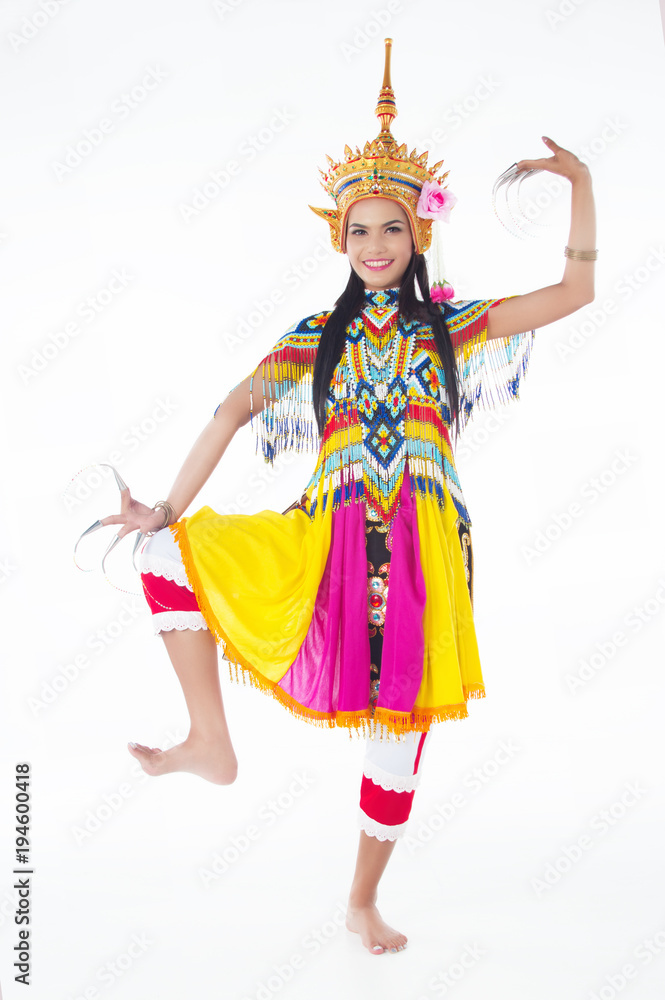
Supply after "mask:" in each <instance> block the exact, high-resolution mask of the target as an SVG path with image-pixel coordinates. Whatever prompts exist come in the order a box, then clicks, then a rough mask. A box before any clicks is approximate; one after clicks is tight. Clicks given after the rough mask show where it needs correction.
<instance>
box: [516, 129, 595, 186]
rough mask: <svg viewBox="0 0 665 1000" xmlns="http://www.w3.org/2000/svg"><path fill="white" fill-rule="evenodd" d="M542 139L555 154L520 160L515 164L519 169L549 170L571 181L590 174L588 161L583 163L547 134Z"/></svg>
mask: <svg viewBox="0 0 665 1000" xmlns="http://www.w3.org/2000/svg"><path fill="white" fill-rule="evenodd" d="M542 139H543V142H544V143H545V145H546V146H547V148H548V149H550V150H551V151H552V153H553V154H554V155H553V156H543V157H541V158H540V159H538V160H518V162H517V163H516V164H515V166H516V167H517V169H518V171H520V172H522V171H523V170H549V172H550V173H551V174H560V175H561V177H567V178H568V180H569V181H574V180H576V179H577V178H578V177H583V176H585V175H586V176H588V175H589V168H588V167H587V165H586V163H582V161H581V160H579V159H578V158H577V157H576V156H575V154H574V153H571V152H570V150H568V149H564V148H563V146H557V144H556V142H554V140H553V139H548V137H547V136H546V135H544V136H543V137H542Z"/></svg>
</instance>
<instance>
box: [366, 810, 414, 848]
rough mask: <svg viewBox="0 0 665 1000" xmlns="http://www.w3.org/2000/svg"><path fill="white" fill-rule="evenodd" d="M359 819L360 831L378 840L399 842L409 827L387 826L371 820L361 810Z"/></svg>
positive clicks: (400, 825) (401, 825)
mask: <svg viewBox="0 0 665 1000" xmlns="http://www.w3.org/2000/svg"><path fill="white" fill-rule="evenodd" d="M358 819H359V822H360V829H361V830H364V831H365V833H366V834H367V836H368V837H376V839H377V840H398V839H399V837H401V836H402V834H403V833H404V831H405V829H406V826H407V824H406V823H397V825H396V826H386V825H385V824H384V823H379V822H377V820H375V819H370V817H369V816H368V815H367V813H364V812H363V811H362V809H360V810H359V814H358Z"/></svg>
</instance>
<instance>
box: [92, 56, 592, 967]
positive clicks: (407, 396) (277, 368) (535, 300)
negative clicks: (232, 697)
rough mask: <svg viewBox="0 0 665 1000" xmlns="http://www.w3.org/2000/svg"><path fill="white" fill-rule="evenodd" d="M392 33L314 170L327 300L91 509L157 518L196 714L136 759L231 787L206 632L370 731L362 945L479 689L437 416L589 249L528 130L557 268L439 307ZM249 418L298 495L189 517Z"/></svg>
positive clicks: (520, 333) (514, 364)
mask: <svg viewBox="0 0 665 1000" xmlns="http://www.w3.org/2000/svg"><path fill="white" fill-rule="evenodd" d="M386 42H387V48H386V73H385V77H384V83H383V88H382V90H381V94H380V98H379V104H378V108H377V115H378V117H379V119H380V121H381V131H380V133H379V136H378V137H377V138H376V139H375V140H374V141H373V142H372V143H367V144H366V146H365V148H364V150H363V151H362V152H361V151H360V150H359V149H357V150H356V151H355V152H354V151H353V150H351V149H350V148H349V147H347V148H346V157H345V160H344V161H343V162H340V163H337V164H335V163H333V161H330V164H331V166H330V168H329V171H328V173H327V174H324V175H323V178H324V184H323V186H324V187H325V188H326V190H327V191H328V192H329V193H330V194H331V196H332V197H333V198H334V200H335V202H336V209H335V210H328V209H314V211H316V212H317V214H319V215H321V216H322V217H324V218H325V219H326V221H328V223H329V224H330V228H331V238H332V242H333V245H334V246H335V249H337V250H339V251H340V252H343V253H346V254H347V255H348V257H349V262H350V265H351V275H350V278H349V284H348V286H347V288H346V289H345V291H344V292H343V294H342V296H340V298H339V300H338V301H337V303H336V306H335V309H334V310H333V311H325V312H322V313H318V314H316V315H315V316H311V317H307V318H306V319H304V320H301V321H300V322H299V323H296V324H295V325H294V326H293V327H292V328H291V330H289V331H287V333H286V334H285V335H284V336H283V337H282V338H280V340H279V341H278V343H277V344H276V345H275V347H274V348H273V350H272V351H271V352H270V353H269V354H268V355H266V357H265V358H264V359H263V360H262V361H261V362H260V364H259V365H258V366H257V368H256V369H255V370H254V372H252V373H251V374H250V375H249V376H248V377H247V378H246V379H244V380H243V381H242V382H241V383H240V384H239V385H237V386H236V387H235V388H234V389H232V390H231V391H230V392H229V394H228V396H227V397H226V399H225V400H224V401H223V403H222V404H221V405H220V406H219V407H218V408H217V410H216V411H215V414H214V416H213V419H212V420H211V421H210V423H209V424H208V425H207V426H206V427H205V428H204V430H203V432H202V434H201V435H200V437H199V438H198V440H197V441H196V443H195V444H194V447H193V448H192V450H191V452H190V454H189V455H188V457H187V459H186V460H185V462H184V464H183V466H182V469H181V471H180V473H179V474H178V476H177V478H176V481H175V483H174V485H173V487H172V489H171V491H170V493H169V495H168V499H167V500H166V501H160V502H159V504H157V505H156V506H155V507H154V508H149V507H147V506H146V505H145V504H142V503H139V502H138V501H136V500H134V499H133V498H132V497H131V494H130V492H129V489H128V488H126V487H125V488H124V489H123V490H122V491H121V499H122V502H121V513H120V514H119V515H113V516H110V517H106V518H104V519H103V521H102V522H101V524H104V525H106V524H119V525H121V528H120V529H119V531H118V537H123V536H124V535H125V534H127V533H129V532H131V531H134V530H136V529H138V530H139V531H140V532H142V533H144V534H147V535H150V538H149V540H148V543H147V545H146V546H145V548H144V550H143V552H142V554H141V567H142V574H141V576H142V582H143V585H144V590H145V593H146V598H147V600H148V602H149V604H150V607H151V610H152V611H153V615H154V622H155V629H156V631H157V632H158V633H159V634H161V635H162V637H163V639H164V643H165V645H166V649H167V652H168V654H169V657H170V659H171V662H172V664H173V666H174V668H175V671H176V673H177V676H178V679H179V681H180V683H181V685H182V689H183V692H184V695H185V699H186V702H187V708H188V711H189V714H190V719H191V728H190V732H189V735H188V737H187V739H186V740H185V741H184V742H183V743H182V744H180V745H179V746H176V747H173V748H171V749H169V750H166V751H161V750H159V749H157V748H149V747H146V746H143V745H141V744H136V743H131V744H129V747H130V752H131V753H132V754H133V755H134V756H135V757H136V758H137V759H138V760H139V761H140V763H141V766H142V767H143V769H144V770H145V771H146V772H147V773H148V774H151V775H159V774H164V773H167V772H170V771H189V772H191V773H194V774H198V775H200V776H201V777H203V778H205V779H207V780H209V781H212V782H216V783H218V784H229V783H231V782H232V781H234V779H235V777H236V773H237V760H236V756H235V753H234V750H233V746H232V742H231V738H230V735H229V730H228V726H227V722H226V718H225V714H224V706H223V701H222V694H221V690H220V684H219V675H218V663H217V643H219V644H222V645H223V647H224V656H225V658H227V659H228V660H229V661H230V662H231V663H232V664H234V666H235V670H236V676H237V675H238V673H241V674H242V675H243V677H245V678H247V679H249V681H250V682H251V683H252V684H254V685H255V686H257V687H259V688H261V689H263V690H265V691H268V692H269V693H271V694H272V695H273V696H274V697H276V698H277V699H278V700H279V701H280V702H281V703H282V704H283V705H284V706H285V707H287V708H288V709H289V710H290V711H292V712H293V713H295V714H296V715H298V716H299V717H300V718H302V719H304V720H306V721H309V722H312V723H315V724H319V725H328V726H333V725H337V726H345V727H347V728H349V730H351V729H355V730H356V731H361V732H363V733H366V734H367V743H366V756H365V761H364V768H363V778H362V785H361V796H360V826H361V833H360V845H359V849H358V858H357V865H356V871H355V875H354V879H353V883H352V886H351V892H350V897H349V907H348V916H347V926H348V927H349V928H350V929H351V930H353V931H356V932H358V933H359V934H360V936H361V939H362V942H363V944H364V945H365V946H366V947H367V948H368V949H370V951H372V952H373V953H375V954H381V953H382V952H384V951H391V952H395V951H399V950H401V949H402V948H404V946H405V945H406V937H405V935H404V934H402V933H400V932H398V931H396V930H394V929H393V928H391V927H389V926H388V925H387V924H386V923H385V922H384V921H383V919H382V918H381V916H380V914H379V912H378V910H377V908H376V898H377V886H378V883H379V880H380V878H381V875H382V873H383V871H384V869H385V867H386V864H387V862H388V860H389V858H390V855H391V853H392V850H393V849H394V846H395V843H396V840H397V838H398V837H399V836H401V835H402V833H403V831H404V827H405V825H406V821H407V820H408V816H409V812H410V809H411V804H412V801H413V794H414V790H415V787H416V784H417V780H418V774H419V768H420V765H421V763H422V758H423V752H424V750H425V747H426V744H427V740H428V737H429V732H430V727H431V725H432V723H433V722H436V721H442V720H444V719H450V718H463V717H464V716H465V715H466V714H467V712H466V702H467V699H468V698H471V697H482V696H483V695H484V686H483V681H482V674H481V671H480V662H479V659H478V650H477V645H476V639H475V631H474V628H473V615H472V568H473V567H472V554H471V539H470V531H469V526H470V523H471V521H470V518H469V515H468V511H467V509H466V505H465V502H464V497H463V494H462V491H461V487H460V484H459V480H458V478H457V474H456V470H455V464H454V457H453V452H452V448H451V442H450V436H449V433H448V431H449V429H450V428H452V426H453V425H455V427H456V429H457V430H459V429H460V428H462V427H463V426H464V425H465V424H466V422H467V421H468V419H469V417H470V416H471V413H472V410H473V407H474V406H482V405H485V406H490V405H493V402H494V399H495V397H496V396H497V395H498V396H499V398H501V399H509V398H511V397H512V398H514V397H516V396H517V391H518V387H519V382H520V379H521V377H522V376H523V375H524V373H525V371H526V366H527V363H528V357H529V351H530V346H531V339H530V338H532V336H533V332H532V331H533V329H534V328H539V327H542V326H545V325H547V324H548V323H552V322H554V321H555V320H558V319H561V318H562V317H564V316H567V315H569V314H571V313H573V312H574V311H575V310H576V309H579V308H580V307H581V306H583V305H585V304H586V303H589V302H591V301H592V300H593V263H592V261H593V259H595V256H596V253H595V250H593V248H594V247H595V217H594V204H593V196H592V189H591V180H590V176H589V171H588V169H587V168H586V166H585V165H584V164H583V163H581V162H580V161H579V160H578V159H577V157H575V156H574V155H573V154H572V153H570V152H568V151H566V150H565V149H562V148H561V147H560V146H558V145H557V144H556V143H555V142H553V141H552V140H551V139H548V138H543V141H544V143H545V145H546V146H547V148H548V150H549V152H550V154H551V155H550V156H549V157H545V158H543V159H535V160H521V161H520V162H519V163H517V165H516V169H517V171H519V172H521V171H525V170H528V169H544V170H547V171H550V172H551V173H555V174H559V175H560V176H563V177H567V178H568V179H569V180H570V182H571V184H572V205H571V213H572V214H571V226H570V236H569V243H568V247H567V248H566V263H565V269H564V272H563V276H562V278H561V280H560V281H559V282H558V283H556V284H553V285H550V286H548V287H545V288H541V289H538V290H537V291H534V292H531V293H529V294H525V295H518V296H513V297H511V298H508V299H498V300H487V301H485V300H480V301H473V302H462V303H451V302H442V303H441V304H436V303H434V302H432V298H431V295H430V290H429V284H428V278H427V269H426V266H425V260H424V257H423V253H424V251H425V250H426V249H428V247H429V244H430V240H431V226H432V219H433V218H435V217H436V216H437V205H438V206H439V209H440V210H439V211H438V214H439V216H440V217H443V215H444V214H445V212H446V211H447V210H448V206H449V204H450V201H451V198H450V196H449V193H447V192H446V189H445V188H443V187H442V186H441V181H442V180H443V179H445V176H446V175H444V177H443V178H437V177H436V176H435V175H436V170H437V168H438V167H439V166H440V164H437V165H436V166H435V167H434V168H432V169H431V170H428V168H427V167H426V159H427V154H420V155H416V154H415V151H414V153H412V154H411V155H410V156H409V155H408V154H407V151H406V147H405V146H398V145H397V143H396V142H395V140H394V138H393V136H392V133H391V131H390V124H391V122H392V119H393V118H394V117H395V114H396V111H395V105H394V96H393V92H392V89H391V87H390V79H389V53H390V40H386ZM425 195H427V197H425ZM569 248H573V249H572V250H571V249H569ZM416 283H417V285H418V288H419V291H420V296H421V298H420V299H419V298H418V297H417V295H416V292H415V285H416ZM259 370H260V376H259ZM250 421H251V423H252V427H253V428H254V429H255V430H256V432H257V436H258V440H260V441H261V444H262V449H263V454H264V457H265V458H266V460H267V461H272V460H273V459H274V457H275V456H276V455H277V454H278V453H279V452H280V450H282V449H285V448H288V447H291V448H296V449H300V448H305V447H313V448H314V449H318V460H317V464H316V468H315V470H314V473H313V475H312V478H311V480H310V483H309V484H308V486H307V487H306V489H305V491H304V493H303V496H302V498H301V500H300V501H299V502H297V503H295V504H294V505H293V506H292V507H291V508H289V509H288V510H287V511H285V512H284V513H283V514H279V513H277V512H274V511H262V512H260V513H258V514H255V515H240V516H220V515H217V514H216V513H215V512H214V511H213V510H211V508H209V507H204V508H202V509H201V510H199V511H197V512H196V513H195V514H193V515H192V516H190V517H183V516H182V515H183V514H184V512H185V511H186V510H187V509H188V507H189V506H190V504H191V503H192V502H193V500H194V499H195V497H196V496H197V494H198V493H199V491H200V489H201V488H202V486H203V485H204V483H205V482H206V481H207V479H208V477H209V476H210V474H211V473H212V471H213V469H215V467H216V466H217V464H218V462H219V460H220V459H221V457H222V456H223V454H224V452H225V450H226V448H227V446H228V444H229V442H230V441H231V439H232V438H233V436H234V434H235V433H236V431H237V430H238V429H239V428H240V427H242V426H244V425H245V424H247V423H248V422H250ZM389 595H390V596H389Z"/></svg>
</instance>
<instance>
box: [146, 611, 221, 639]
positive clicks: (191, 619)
mask: <svg viewBox="0 0 665 1000" xmlns="http://www.w3.org/2000/svg"><path fill="white" fill-rule="evenodd" d="M152 622H153V625H154V627H155V635H159V633H160V632H170V631H171V630H172V629H174V628H175V629H177V630H178V631H179V632H182V631H183V630H184V629H186V628H193V629H202V628H205V629H207V628H208V626H207V625H206V623H205V618H204V617H203V615H202V614H201V612H200V611H160V612H159V613H158V614H156V615H153V616H152Z"/></svg>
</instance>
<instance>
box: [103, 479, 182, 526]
mask: <svg viewBox="0 0 665 1000" xmlns="http://www.w3.org/2000/svg"><path fill="white" fill-rule="evenodd" d="M165 516H166V515H165V513H164V510H163V508H161V507H160V508H159V509H158V510H153V509H152V507H146V505H145V504H144V503H140V502H139V501H138V500H134V498H133V497H132V495H131V493H130V492H129V487H128V486H126V487H125V489H124V490H120V513H119V514H110V515H109V517H103V518H102V519H101V523H102V524H103V525H107V524H120V525H122V527H121V528H119V529H118V538H124V537H125V535H128V534H129V533H130V531H136V530H137V529H138V531H142V532H143V534H144V535H147V534H150V533H151V532H153V531H159V529H160V528H164V527H165V524H164V518H165Z"/></svg>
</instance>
